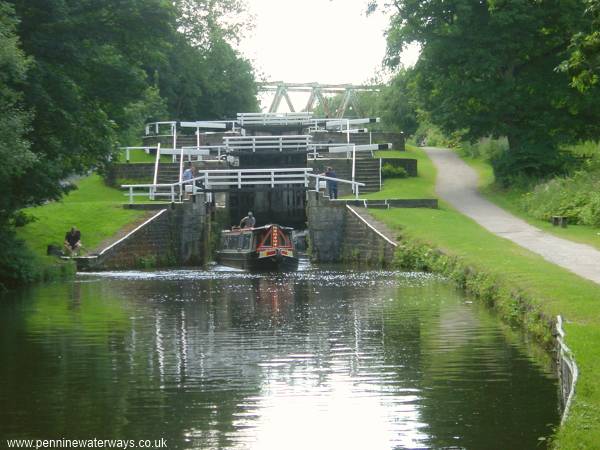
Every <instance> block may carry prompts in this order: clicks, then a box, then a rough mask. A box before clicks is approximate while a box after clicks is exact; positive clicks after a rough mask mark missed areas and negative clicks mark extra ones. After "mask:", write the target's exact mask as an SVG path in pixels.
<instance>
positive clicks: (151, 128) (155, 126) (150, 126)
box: [146, 120, 177, 136]
mask: <svg viewBox="0 0 600 450" xmlns="http://www.w3.org/2000/svg"><path fill="white" fill-rule="evenodd" d="M167 126H168V128H169V132H168V133H167V134H161V129H164V128H165V127H167ZM176 128H177V122H175V121H173V120H170V121H167V122H151V123H147V124H146V136H150V135H151V134H152V135H153V136H173V131H174V130H175V129H176Z"/></svg>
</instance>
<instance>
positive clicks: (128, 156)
mask: <svg viewBox="0 0 600 450" xmlns="http://www.w3.org/2000/svg"><path fill="white" fill-rule="evenodd" d="M155 149H156V147H119V150H125V161H127V162H129V160H130V159H131V151H132V150H144V152H145V153H146V154H149V153H150V150H155Z"/></svg>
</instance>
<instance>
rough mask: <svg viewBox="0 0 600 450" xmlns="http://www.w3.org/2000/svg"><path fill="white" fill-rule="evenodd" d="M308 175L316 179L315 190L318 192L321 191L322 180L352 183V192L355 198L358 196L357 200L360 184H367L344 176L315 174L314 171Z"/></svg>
mask: <svg viewBox="0 0 600 450" xmlns="http://www.w3.org/2000/svg"><path fill="white" fill-rule="evenodd" d="M308 177H310V178H314V179H315V184H316V188H315V190H316V191H317V192H319V191H320V190H321V186H320V182H321V181H328V180H329V181H333V182H338V183H346V184H350V185H352V193H353V194H354V198H356V199H357V200H358V190H359V187H360V186H365V183H360V182H358V181H354V180H344V179H343V178H334V177H327V176H325V175H318V174H314V173H310V174H308Z"/></svg>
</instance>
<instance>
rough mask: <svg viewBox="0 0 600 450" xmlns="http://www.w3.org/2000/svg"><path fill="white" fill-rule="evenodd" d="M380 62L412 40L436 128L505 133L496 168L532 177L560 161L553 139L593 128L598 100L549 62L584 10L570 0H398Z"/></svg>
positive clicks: (392, 58) (476, 134) (393, 58)
mask: <svg viewBox="0 0 600 450" xmlns="http://www.w3.org/2000/svg"><path fill="white" fill-rule="evenodd" d="M394 5H395V8H396V9H395V11H394V14H393V16H392V19H391V23H390V28H389V31H388V55H387V64H388V65H389V66H390V67H397V66H398V64H399V57H400V52H401V50H402V49H403V48H404V46H405V45H407V44H408V43H411V42H417V43H419V44H420V46H421V55H420V58H419V60H418V62H417V64H416V66H415V69H414V70H415V86H416V89H417V94H418V98H419V103H420V105H421V106H422V107H423V109H424V110H425V111H426V112H427V113H428V115H429V117H430V118H431V120H432V121H433V122H434V123H435V124H436V125H439V126H440V127H441V128H442V129H443V130H444V131H445V132H447V133H452V132H456V131H461V132H462V134H463V136H464V138H465V139H468V140H476V139H478V138H480V137H485V136H494V137H498V136H507V138H508V141H509V147H510V149H509V151H508V152H506V154H504V155H503V156H502V157H501V158H500V159H499V160H497V161H496V164H495V169H496V174H497V176H498V177H499V178H500V179H503V180H504V181H508V180H509V178H510V177H512V176H514V175H524V176H534V177H540V176H545V175H548V174H550V173H552V172H556V171H558V170H560V168H561V161H560V157H559V153H558V145H559V144H560V143H562V142H568V141H572V140H574V139H579V138H582V137H586V136H594V135H597V133H598V125H597V124H598V123H599V121H598V118H599V116H600V111H599V107H598V105H596V104H594V103H593V102H592V101H591V98H590V97H583V96H581V95H578V93H577V92H576V91H575V90H573V89H571V88H570V87H569V80H568V77H567V76H566V74H564V73H562V72H560V71H557V70H555V69H556V67H557V66H558V65H559V63H560V62H561V61H562V60H564V59H565V57H566V55H567V51H568V47H569V43H570V38H571V36H572V35H573V33H574V31H575V30H579V29H581V28H582V27H583V26H584V25H585V23H586V20H587V19H586V18H585V17H584V16H583V14H581V12H582V11H583V5H582V3H581V1H580V0H569V1H566V2H565V1H558V0H542V1H539V2H532V1H529V0H488V1H486V2H479V1H472V0H451V1H445V0H432V1H430V2H421V1H419V0H399V1H396V2H395V3H394Z"/></svg>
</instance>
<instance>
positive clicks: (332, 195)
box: [323, 167, 338, 200]
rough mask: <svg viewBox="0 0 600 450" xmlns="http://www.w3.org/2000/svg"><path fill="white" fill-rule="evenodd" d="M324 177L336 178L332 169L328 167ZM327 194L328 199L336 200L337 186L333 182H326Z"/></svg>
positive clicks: (335, 182)
mask: <svg viewBox="0 0 600 450" xmlns="http://www.w3.org/2000/svg"><path fill="white" fill-rule="evenodd" d="M323 175H325V176H326V177H331V178H337V175H336V173H335V170H333V168H332V167H328V168H327V170H326V171H325V173H324V174H323ZM327 193H328V194H329V199H330V200H334V199H337V198H338V185H337V181H335V180H327Z"/></svg>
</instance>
